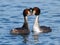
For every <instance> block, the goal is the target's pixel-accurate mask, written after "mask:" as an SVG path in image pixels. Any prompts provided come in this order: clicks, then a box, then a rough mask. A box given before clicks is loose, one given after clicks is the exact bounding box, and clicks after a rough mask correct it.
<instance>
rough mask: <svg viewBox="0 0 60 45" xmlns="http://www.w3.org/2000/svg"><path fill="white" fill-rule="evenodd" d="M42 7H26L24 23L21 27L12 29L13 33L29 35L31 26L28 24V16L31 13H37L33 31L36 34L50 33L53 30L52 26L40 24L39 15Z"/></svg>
mask: <svg viewBox="0 0 60 45" xmlns="http://www.w3.org/2000/svg"><path fill="white" fill-rule="evenodd" d="M40 12H41V11H40V9H39V8H38V7H34V8H30V9H25V10H24V11H23V16H24V24H23V26H22V27H20V28H15V29H13V30H11V34H17V35H29V33H30V30H29V26H28V21H27V20H28V18H27V16H29V15H30V16H31V15H35V16H36V18H35V22H34V25H33V32H34V33H35V34H39V33H48V32H51V31H52V29H51V28H50V27H46V26H40V25H39V15H40Z"/></svg>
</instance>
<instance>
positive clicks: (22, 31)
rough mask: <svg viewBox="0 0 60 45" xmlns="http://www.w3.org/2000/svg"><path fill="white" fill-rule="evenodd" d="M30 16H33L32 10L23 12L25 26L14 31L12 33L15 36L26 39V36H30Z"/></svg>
mask: <svg viewBox="0 0 60 45" xmlns="http://www.w3.org/2000/svg"><path fill="white" fill-rule="evenodd" d="M29 15H31V13H30V9H25V10H24V11H23V16H24V24H23V26H22V27H19V28H14V29H12V30H11V32H10V33H11V34H14V35H21V36H23V38H25V37H24V36H27V35H29V33H30V30H29V26H28V17H27V16H29ZM25 40H26V39H25Z"/></svg>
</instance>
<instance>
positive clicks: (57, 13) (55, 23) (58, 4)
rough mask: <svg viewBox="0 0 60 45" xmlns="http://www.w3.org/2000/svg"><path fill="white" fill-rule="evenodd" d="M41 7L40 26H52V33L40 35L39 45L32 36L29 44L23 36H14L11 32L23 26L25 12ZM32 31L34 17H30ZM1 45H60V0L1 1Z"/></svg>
mask: <svg viewBox="0 0 60 45" xmlns="http://www.w3.org/2000/svg"><path fill="white" fill-rule="evenodd" d="M36 6H37V7H39V8H40V9H41V15H40V18H39V21H40V25H45V26H50V27H51V28H52V32H51V33H48V34H40V37H39V43H38V44H35V43H34V42H33V41H34V40H33V37H32V34H30V35H29V38H28V39H29V40H30V41H31V42H27V44H25V43H23V42H22V41H23V38H22V37H21V36H12V35H11V34H10V30H11V29H13V28H15V27H21V26H22V25H23V22H24V20H23V14H22V12H23V10H24V9H25V8H30V7H36ZM29 18H30V19H28V21H29V25H30V29H31V30H32V25H33V20H32V19H34V17H32V18H31V17H29ZM0 45H60V0H0Z"/></svg>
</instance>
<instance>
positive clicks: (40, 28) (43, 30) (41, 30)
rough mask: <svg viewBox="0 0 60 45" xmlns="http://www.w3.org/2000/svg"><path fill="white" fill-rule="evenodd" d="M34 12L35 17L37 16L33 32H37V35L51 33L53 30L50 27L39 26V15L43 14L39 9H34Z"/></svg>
mask: <svg viewBox="0 0 60 45" xmlns="http://www.w3.org/2000/svg"><path fill="white" fill-rule="evenodd" d="M32 12H33V15H35V16H36V18H35V22H34V26H33V32H35V33H36V34H39V33H48V32H51V31H52V29H51V28H50V27H47V26H40V25H39V15H40V12H41V11H40V9H39V8H38V7H34V8H33V9H32Z"/></svg>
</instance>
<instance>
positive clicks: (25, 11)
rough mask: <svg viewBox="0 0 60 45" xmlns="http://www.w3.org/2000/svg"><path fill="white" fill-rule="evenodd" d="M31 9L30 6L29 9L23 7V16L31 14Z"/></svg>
mask: <svg viewBox="0 0 60 45" xmlns="http://www.w3.org/2000/svg"><path fill="white" fill-rule="evenodd" d="M31 10H32V8H30V9H25V10H24V11H23V16H24V17H25V16H29V15H31Z"/></svg>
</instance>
